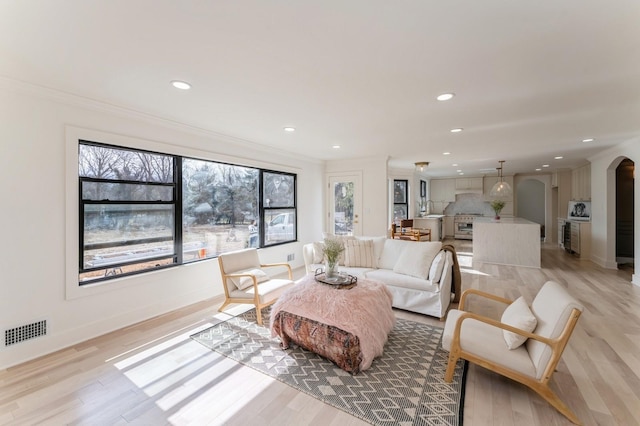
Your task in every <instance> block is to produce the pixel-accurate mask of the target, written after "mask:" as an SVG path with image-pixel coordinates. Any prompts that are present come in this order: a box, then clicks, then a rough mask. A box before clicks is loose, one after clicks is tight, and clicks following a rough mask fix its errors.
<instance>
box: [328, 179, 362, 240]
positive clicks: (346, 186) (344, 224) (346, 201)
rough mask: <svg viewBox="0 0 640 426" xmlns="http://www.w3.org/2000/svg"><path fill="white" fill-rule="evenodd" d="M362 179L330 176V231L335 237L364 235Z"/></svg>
mask: <svg viewBox="0 0 640 426" xmlns="http://www.w3.org/2000/svg"><path fill="white" fill-rule="evenodd" d="M361 181H362V178H361V176H360V175H359V174H350V175H335V176H329V184H328V186H329V191H328V192H329V214H328V216H329V218H328V219H329V220H328V223H329V229H328V231H329V232H330V233H332V234H335V235H362V223H361V222H362V221H361V217H362V185H361Z"/></svg>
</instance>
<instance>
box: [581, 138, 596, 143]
mask: <svg viewBox="0 0 640 426" xmlns="http://www.w3.org/2000/svg"><path fill="white" fill-rule="evenodd" d="M593 141H594V139H593V138H587V139H582V142H593Z"/></svg>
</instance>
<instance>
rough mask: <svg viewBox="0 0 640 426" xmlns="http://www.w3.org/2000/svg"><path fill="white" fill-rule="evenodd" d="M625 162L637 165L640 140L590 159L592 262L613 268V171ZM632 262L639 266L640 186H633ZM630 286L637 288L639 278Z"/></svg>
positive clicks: (614, 264)
mask: <svg viewBox="0 0 640 426" xmlns="http://www.w3.org/2000/svg"><path fill="white" fill-rule="evenodd" d="M624 158H629V159H630V160H632V161H633V162H634V163H635V164H639V163H638V161H640V139H637V138H636V139H632V140H629V141H627V142H625V143H622V144H620V145H617V146H615V147H613V148H611V149H608V150H606V151H604V152H601V153H599V154H597V155H594V156H593V157H591V158H589V161H591V260H592V261H594V262H595V263H597V264H599V265H601V266H603V267H606V268H616V229H615V227H616V203H615V197H616V191H615V185H616V167H617V166H618V165H619V164H620V162H621V161H622V160H623V159H624ZM634 192H635V193H634V216H635V220H634V233H635V234H634V257H635V259H634V262H635V264H636V265H640V263H639V261H640V185H638V183H637V182H636V185H634ZM632 282H633V283H634V284H636V285H640V274H638V273H635V274H634V275H633V277H632Z"/></svg>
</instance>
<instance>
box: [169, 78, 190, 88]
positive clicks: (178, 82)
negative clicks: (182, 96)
mask: <svg viewBox="0 0 640 426" xmlns="http://www.w3.org/2000/svg"><path fill="white" fill-rule="evenodd" d="M171 85H172V86H173V87H175V88H176V89H181V90H189V89H191V85H190V84H189V83H187V82H186V81H181V80H173V81H172V82H171Z"/></svg>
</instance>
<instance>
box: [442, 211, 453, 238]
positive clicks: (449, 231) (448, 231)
mask: <svg viewBox="0 0 640 426" xmlns="http://www.w3.org/2000/svg"><path fill="white" fill-rule="evenodd" d="M453 219H454V218H453V216H445V217H444V236H445V237H449V238H453V233H454V226H453Z"/></svg>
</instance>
